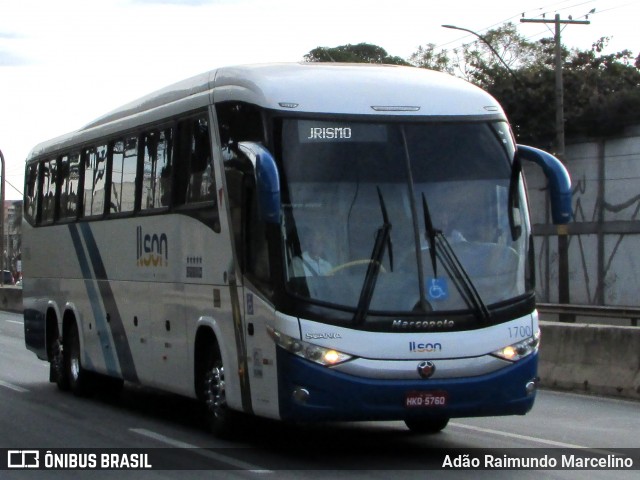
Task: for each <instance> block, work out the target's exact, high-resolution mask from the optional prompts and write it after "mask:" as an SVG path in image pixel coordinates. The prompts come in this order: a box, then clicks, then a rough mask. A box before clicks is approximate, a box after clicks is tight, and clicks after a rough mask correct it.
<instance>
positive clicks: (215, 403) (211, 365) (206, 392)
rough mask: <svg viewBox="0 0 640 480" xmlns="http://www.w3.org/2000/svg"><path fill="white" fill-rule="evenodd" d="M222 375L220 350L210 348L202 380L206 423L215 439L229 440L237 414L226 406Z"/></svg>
mask: <svg viewBox="0 0 640 480" xmlns="http://www.w3.org/2000/svg"><path fill="white" fill-rule="evenodd" d="M224 375H225V370H224V365H223V363H222V357H221V355H220V350H219V349H218V348H212V349H211V350H210V351H209V352H207V360H206V368H205V371H204V376H203V378H202V393H203V395H202V398H203V400H204V404H205V416H206V421H207V424H208V426H209V429H210V430H211V432H212V433H213V434H214V435H215V436H216V437H219V438H231V437H232V436H233V434H234V433H235V427H236V426H237V425H236V424H237V416H238V413H237V412H234V411H233V410H230V409H229V407H228V406H227V398H226V387H225V380H224Z"/></svg>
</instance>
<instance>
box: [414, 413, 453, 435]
mask: <svg viewBox="0 0 640 480" xmlns="http://www.w3.org/2000/svg"><path fill="white" fill-rule="evenodd" d="M404 423H405V424H406V425H407V427H409V430H411V432H412V433H417V434H432V433H438V432H440V431H442V430H443V429H444V428H445V427H446V426H447V424H448V423H449V419H448V418H446V417H444V418H429V419H420V420H417V419H408V420H405V421H404Z"/></svg>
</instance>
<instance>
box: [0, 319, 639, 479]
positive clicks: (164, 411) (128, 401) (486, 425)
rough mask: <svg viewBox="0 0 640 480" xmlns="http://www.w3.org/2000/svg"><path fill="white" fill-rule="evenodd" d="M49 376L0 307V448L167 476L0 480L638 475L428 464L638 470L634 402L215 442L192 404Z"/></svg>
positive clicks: (548, 406) (568, 401)
mask: <svg viewBox="0 0 640 480" xmlns="http://www.w3.org/2000/svg"><path fill="white" fill-rule="evenodd" d="M48 375H49V369H48V364H47V363H45V362H42V361H40V360H38V359H37V358H36V357H35V355H34V354H32V353H31V352H29V351H27V350H26V349H25V347H24V334H23V323H22V318H21V316H20V315H15V314H10V313H4V312H0V449H52V450H51V451H52V452H54V453H55V452H63V453H68V452H72V453H74V452H84V453H86V454H87V455H88V454H90V453H93V452H95V453H96V455H98V458H99V455H100V454H101V453H104V452H112V451H114V450H111V449H127V450H126V452H134V453H142V452H147V453H149V452H150V454H151V455H152V458H151V460H152V461H151V460H150V463H152V464H153V463H155V465H154V466H155V467H157V466H158V465H162V466H165V465H166V466H168V468H172V469H174V470H172V471H169V470H151V471H141V470H127V471H92V472H87V471H79V470H58V471H52V470H47V471H43V470H40V471H26V470H5V471H1V470H0V478H2V479H14V478H15V479H25V478H36V479H42V478H46V479H49V478H61V479H62V478H65V479H66V478H87V477H89V476H90V477H91V478H92V479H99V478H118V479H120V478H136V479H147V478H149V479H164V478H180V479H190V478H276V477H277V478H278V479H281V478H308V479H311V478H314V479H315V478H326V477H327V476H328V475H330V476H331V477H335V478H366V479H378V478H380V479H382V478H385V479H386V478H389V477H390V476H393V477H394V478H427V477H430V476H431V475H433V476H437V477H438V478H440V477H442V478H513V477H514V476H515V475H517V476H518V477H519V478H536V479H538V478H563V479H564V478H576V479H577V478H584V477H586V476H587V475H588V477H589V478H590V480H591V479H598V478H616V479H618V478H623V479H624V478H634V479H635V478H638V470H635V471H631V470H617V471H611V470H609V471H607V470H602V469H591V470H589V471H584V470H578V469H571V470H538V471H535V470H520V471H517V472H516V471H513V470H506V469H501V468H493V469H489V470H478V469H476V470H473V471H471V470H450V469H445V470H442V469H437V467H441V462H443V461H445V460H446V458H447V457H446V455H449V457H448V458H449V461H451V462H453V461H454V460H455V459H456V458H458V459H464V458H465V457H464V456H463V455H465V454H469V455H470V457H466V458H474V456H476V454H477V455H478V458H480V459H482V464H481V465H482V466H484V455H487V454H490V455H492V456H493V457H494V458H497V459H498V460H499V459H500V458H501V457H503V456H504V455H506V456H508V457H512V456H513V455H516V454H518V455H522V456H524V457H542V456H544V455H546V454H547V453H549V454H550V456H551V457H553V456H554V455H556V457H557V458H560V457H559V456H558V455H559V454H560V453H559V452H562V453H565V452H566V453H567V455H570V454H575V453H576V452H578V453H580V454H581V455H584V456H588V457H593V456H599V457H601V456H605V457H606V455H608V454H609V453H611V452H612V453H622V454H624V455H626V457H625V458H629V459H632V460H633V461H634V465H636V467H637V466H638V465H640V433H639V432H640V403H637V402H632V401H622V400H615V399H607V398H599V397H591V396H581V395H577V394H571V393H559V392H551V391H541V392H539V393H538V398H537V400H536V404H535V406H534V409H533V410H532V411H531V412H530V413H529V414H528V415H526V416H524V417H492V418H478V419H455V420H453V421H452V422H451V423H450V424H449V426H448V427H447V428H446V429H445V430H444V431H443V432H442V433H440V434H436V435H430V436H416V435H412V434H410V433H409V431H408V430H407V429H406V427H405V426H404V423H402V422H380V423H332V424H324V425H286V424H282V423H276V422H271V421H265V420H252V421H248V422H246V425H245V426H244V428H243V430H242V432H241V433H240V434H239V436H238V439H236V440H234V441H222V440H219V439H216V438H214V437H213V436H212V435H210V434H209V433H208V432H207V431H206V429H205V428H204V426H203V424H202V416H201V413H200V410H199V406H198V405H197V404H196V403H194V402H193V401H191V400H188V399H184V398H182V397H178V396H175V395H168V394H164V393H160V392H156V391H150V390H146V389H141V388H137V387H133V386H129V385H127V386H126V388H125V390H124V392H123V393H122V394H121V396H120V397H118V398H109V397H106V396H100V395H98V396H94V397H91V398H78V397H74V396H73V395H71V394H69V393H63V392H60V391H58V389H57V388H56V386H55V385H53V384H51V383H49V382H48ZM55 449H69V450H64V451H62V450H60V451H58V450H55ZM86 449H95V450H86ZM146 449H154V450H146ZM475 449H484V450H482V451H479V450H475ZM514 449H522V450H514ZM575 449H584V450H575ZM624 449H635V450H624ZM0 451H2V450H0ZM87 452H88V453H87ZM514 452H516V453H514ZM2 454H3V455H5V453H2ZM0 460H2V459H0ZM0 465H2V463H1V462H0ZM494 466H495V463H494ZM434 468H436V470H433V469H434Z"/></svg>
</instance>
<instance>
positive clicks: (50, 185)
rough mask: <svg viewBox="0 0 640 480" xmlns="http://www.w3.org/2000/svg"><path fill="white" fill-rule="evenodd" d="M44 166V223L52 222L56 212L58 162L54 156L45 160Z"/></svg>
mask: <svg viewBox="0 0 640 480" xmlns="http://www.w3.org/2000/svg"><path fill="white" fill-rule="evenodd" d="M42 167H43V170H42V223H51V222H53V221H54V220H55V213H56V193H57V190H58V188H57V186H58V163H57V161H56V159H55V158H54V159H51V160H47V161H45V162H43V163H42Z"/></svg>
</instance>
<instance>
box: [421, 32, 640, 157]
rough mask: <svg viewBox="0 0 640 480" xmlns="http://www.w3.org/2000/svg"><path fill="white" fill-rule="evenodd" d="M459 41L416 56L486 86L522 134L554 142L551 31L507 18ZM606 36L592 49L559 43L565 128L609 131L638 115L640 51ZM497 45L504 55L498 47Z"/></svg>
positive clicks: (547, 145) (525, 139)
mask: <svg viewBox="0 0 640 480" xmlns="http://www.w3.org/2000/svg"><path fill="white" fill-rule="evenodd" d="M483 39H484V40H485V41H486V42H487V43H489V44H490V45H491V47H492V48H489V46H488V45H487V44H486V43H485V42H483V41H481V40H477V41H474V42H472V43H470V44H467V45H464V46H463V47H462V48H461V49H455V50H453V51H452V53H453V55H452V56H449V54H448V52H446V51H444V50H443V51H440V52H435V47H434V46H433V44H428V45H427V46H426V47H421V48H419V49H418V51H417V52H416V53H414V54H413V55H412V56H411V62H412V63H413V64H414V65H415V66H418V67H425V68H433V69H436V70H441V71H445V72H449V73H457V75H458V76H461V77H463V78H465V79H466V80H468V81H470V82H472V83H474V84H476V85H478V86H480V87H481V88H484V89H485V90H487V91H488V92H489V93H491V94H492V95H493V96H494V97H495V98H496V99H497V100H498V101H499V102H500V103H501V104H502V106H503V108H504V109H505V111H506V113H507V115H508V117H509V119H510V121H511V123H512V128H513V130H514V133H515V135H516V137H517V138H518V141H519V142H521V143H528V144H531V145H535V146H538V147H540V148H544V149H552V147H553V142H554V139H555V122H554V120H553V119H554V118H555V102H554V98H555V92H554V58H555V52H554V43H553V39H549V38H547V39H543V40H540V41H538V42H530V41H528V40H527V39H525V38H524V37H522V36H521V35H520V34H518V32H517V30H516V27H515V25H513V24H511V23H508V24H505V25H503V26H501V27H499V28H497V29H494V30H489V31H488V32H487V33H485V34H483ZM607 42H608V38H601V39H599V40H598V41H596V42H594V44H593V45H592V47H591V49H589V50H577V49H575V50H571V51H569V50H567V49H563V50H562V55H563V62H564V66H563V68H564V70H563V76H564V92H565V95H564V107H565V109H564V117H565V132H566V134H567V135H568V136H577V135H591V136H594V135H610V134H612V133H615V132H617V131H619V130H621V129H622V128H623V127H624V126H626V125H628V124H630V123H634V122H640V91H639V90H640V89H638V87H639V86H640V56H638V57H637V58H635V59H634V58H633V56H632V54H631V52H630V51H628V50H623V51H621V52H618V53H615V54H608V55H605V54H603V53H602V52H603V51H604V49H605V47H606V45H607ZM492 49H493V50H495V51H496V52H497V53H498V54H499V55H500V58H501V59H499V58H498V57H497V56H496V54H495V53H494V52H493V50H492Z"/></svg>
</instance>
